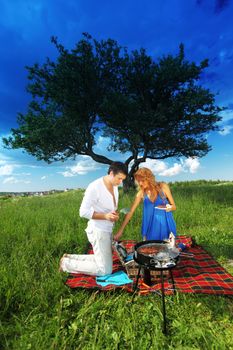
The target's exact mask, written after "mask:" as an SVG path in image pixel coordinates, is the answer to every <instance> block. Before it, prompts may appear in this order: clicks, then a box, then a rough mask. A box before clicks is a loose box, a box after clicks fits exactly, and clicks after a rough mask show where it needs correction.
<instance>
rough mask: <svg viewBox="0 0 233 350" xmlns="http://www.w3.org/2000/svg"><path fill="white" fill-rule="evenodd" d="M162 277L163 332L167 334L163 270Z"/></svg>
mask: <svg viewBox="0 0 233 350" xmlns="http://www.w3.org/2000/svg"><path fill="white" fill-rule="evenodd" d="M160 277H161V291H162V308H163V309H162V310H163V333H164V334H167V320H166V309H165V298H164V280H163V270H161V271H160Z"/></svg>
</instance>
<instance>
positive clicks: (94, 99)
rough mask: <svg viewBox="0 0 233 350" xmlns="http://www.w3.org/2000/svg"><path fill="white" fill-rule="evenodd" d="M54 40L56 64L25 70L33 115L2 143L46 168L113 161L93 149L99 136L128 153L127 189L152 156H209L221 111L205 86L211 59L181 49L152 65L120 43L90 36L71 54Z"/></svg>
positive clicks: (26, 116) (142, 54) (143, 55)
mask: <svg viewBox="0 0 233 350" xmlns="http://www.w3.org/2000/svg"><path fill="white" fill-rule="evenodd" d="M52 42H53V43H54V44H55V45H56V47H57V50H58V57H57V59H56V61H51V60H50V59H47V61H46V62H45V63H44V64H43V65H39V64H35V65H33V66H32V67H27V69H28V72H29V75H28V79H29V84H28V87H27V90H28V92H29V93H30V94H31V96H32V100H31V102H30V103H29V106H28V111H27V113H26V114H19V115H18V124H19V126H18V128H17V129H12V130H11V132H12V134H11V136H10V137H9V138H4V139H3V141H4V143H5V146H6V147H9V148H13V149H17V148H23V149H24V150H26V151H27V152H28V153H29V154H31V155H33V156H35V157H36V158H37V159H38V160H45V161H46V162H48V163H49V162H53V161H59V160H62V161H64V160H66V159H69V158H75V157H76V156H77V155H88V156H90V157H91V158H92V159H94V160H95V161H96V162H100V163H104V164H110V163H111V162H112V159H109V158H108V157H107V156H105V155H104V154H98V153H96V152H95V145H96V140H97V137H98V136H100V135H102V136H104V137H108V138H109V140H111V141H110V143H109V147H108V150H114V151H116V152H118V153H121V154H126V155H128V158H127V159H126V161H125V163H126V165H127V166H129V164H130V176H129V178H128V180H127V181H126V182H125V184H124V185H125V187H127V186H128V185H130V184H131V182H130V181H131V180H132V175H133V173H134V171H135V170H136V169H137V168H138V166H139V164H140V163H141V162H144V161H145V160H146V159H147V158H151V159H166V158H169V157H181V156H183V157H195V156H196V157H203V156H204V155H206V154H207V153H208V152H209V151H210V149H211V147H210V145H208V143H207V138H206V133H208V132H209V131H211V130H217V129H218V127H217V122H218V121H219V120H220V119H221V118H220V117H219V112H220V111H221V108H220V107H218V106H216V104H215V96H214V94H213V93H211V92H210V91H209V90H208V89H206V88H203V87H202V86H201V85H200V77H201V74H202V73H203V70H204V69H205V68H206V67H207V66H208V60H204V61H203V62H201V63H200V64H199V65H198V64H196V63H194V62H188V61H187V60H186V59H185V55H184V47H183V45H180V48H179V52H178V54H177V55H175V56H172V55H167V56H164V57H161V58H159V59H157V60H154V59H153V58H152V57H151V56H150V55H148V54H147V53H146V51H145V49H141V50H135V51H132V52H130V53H129V52H128V50H127V49H126V48H122V47H121V46H119V45H118V43H117V42H116V41H114V40H111V39H109V40H105V41H97V40H94V39H93V38H92V37H91V36H90V35H89V34H84V35H83V38H82V39H81V40H80V41H79V42H78V43H77V44H76V46H75V48H74V49H73V50H70V51H68V50H67V49H65V48H64V47H63V46H62V45H60V44H59V43H58V41H57V39H56V38H52ZM105 154H106V153H105ZM118 158H119V159H120V156H119V157H118Z"/></svg>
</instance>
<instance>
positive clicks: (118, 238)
mask: <svg viewBox="0 0 233 350" xmlns="http://www.w3.org/2000/svg"><path fill="white" fill-rule="evenodd" d="M122 234H123V231H118V232H117V233H116V234H115V236H114V240H115V241H119V240H120V238H121V236H122Z"/></svg>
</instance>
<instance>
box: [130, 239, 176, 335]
mask: <svg viewBox="0 0 233 350" xmlns="http://www.w3.org/2000/svg"><path fill="white" fill-rule="evenodd" d="M179 255H180V251H179V250H178V249H177V248H176V247H175V246H172V245H171V244H170V242H169V241H162V240H151V241H143V242H139V243H137V244H136V245H135V247H134V255H133V258H134V260H135V262H136V263H137V264H138V274H137V278H136V283H135V286H134V295H133V298H134V296H135V292H136V290H137V286H138V281H139V278H140V272H141V270H142V269H143V276H144V282H145V283H146V284H147V285H151V276H150V271H151V270H157V271H159V272H160V280H161V296H162V307H163V332H164V333H165V334H166V333H167V329H166V310H165V300H164V275H163V273H164V271H169V273H170V277H171V280H172V285H173V290H174V292H175V283H174V279H173V274H172V269H173V268H174V267H175V266H176V265H177V263H178V260H179Z"/></svg>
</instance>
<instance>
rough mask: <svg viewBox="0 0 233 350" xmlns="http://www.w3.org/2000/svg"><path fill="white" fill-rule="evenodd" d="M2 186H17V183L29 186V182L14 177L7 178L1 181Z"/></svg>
mask: <svg viewBox="0 0 233 350" xmlns="http://www.w3.org/2000/svg"><path fill="white" fill-rule="evenodd" d="M2 183H3V184H6V183H7V184H18V183H24V184H30V183H31V181H25V180H18V179H16V178H15V177H13V176H11V177H7V178H6V179H4V180H3V182H2Z"/></svg>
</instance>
